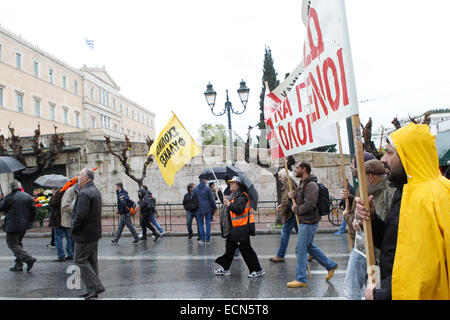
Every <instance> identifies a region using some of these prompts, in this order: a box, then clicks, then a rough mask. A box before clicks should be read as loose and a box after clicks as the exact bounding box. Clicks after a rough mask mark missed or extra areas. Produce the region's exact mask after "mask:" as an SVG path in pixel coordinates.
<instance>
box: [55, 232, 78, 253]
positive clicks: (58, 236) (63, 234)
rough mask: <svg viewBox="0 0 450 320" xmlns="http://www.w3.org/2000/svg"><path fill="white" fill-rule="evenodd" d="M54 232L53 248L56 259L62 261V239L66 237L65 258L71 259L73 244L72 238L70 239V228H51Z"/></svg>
mask: <svg viewBox="0 0 450 320" xmlns="http://www.w3.org/2000/svg"><path fill="white" fill-rule="evenodd" d="M53 230H55V246H56V252H57V254H58V259H64V258H65V256H64V246H63V238H64V237H66V251H67V257H72V258H73V243H72V238H71V237H70V228H66V227H58V228H53Z"/></svg>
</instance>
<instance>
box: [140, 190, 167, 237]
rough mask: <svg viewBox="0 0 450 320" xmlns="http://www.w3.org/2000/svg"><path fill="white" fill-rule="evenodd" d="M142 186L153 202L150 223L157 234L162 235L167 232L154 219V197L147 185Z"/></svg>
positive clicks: (155, 214)
mask: <svg viewBox="0 0 450 320" xmlns="http://www.w3.org/2000/svg"><path fill="white" fill-rule="evenodd" d="M142 188H143V189H144V190H145V191H147V194H148V196H149V198H150V199H151V200H152V201H153V202H154V203H155V210H154V212H153V213H152V214H151V215H150V223H151V224H152V225H153V226H154V227H155V228H156V230H158V232H159V235H160V236H161V237H162V236H163V235H165V234H166V233H167V232H166V231H164V229H163V228H162V227H161V225H160V224H159V223H158V221H157V220H156V216H157V211H156V198H155V197H153V193H152V192H151V191H150V190H148V187H147V186H142Z"/></svg>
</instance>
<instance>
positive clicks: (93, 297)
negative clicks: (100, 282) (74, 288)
mask: <svg viewBox="0 0 450 320" xmlns="http://www.w3.org/2000/svg"><path fill="white" fill-rule="evenodd" d="M103 292H105V289H102V290H100V291H97V292H95V293H90V294H87V295H86V296H84V299H85V300H94V299H97V298H98V295H99V294H100V293H103Z"/></svg>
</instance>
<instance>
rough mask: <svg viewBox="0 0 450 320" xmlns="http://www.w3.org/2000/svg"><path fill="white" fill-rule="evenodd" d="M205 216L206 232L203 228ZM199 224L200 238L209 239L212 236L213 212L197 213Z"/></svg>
mask: <svg viewBox="0 0 450 320" xmlns="http://www.w3.org/2000/svg"><path fill="white" fill-rule="evenodd" d="M203 217H205V223H206V232H205V229H204V228H203ZM197 224H198V232H199V237H200V240H209V238H210V236H211V213H206V214H205V213H197Z"/></svg>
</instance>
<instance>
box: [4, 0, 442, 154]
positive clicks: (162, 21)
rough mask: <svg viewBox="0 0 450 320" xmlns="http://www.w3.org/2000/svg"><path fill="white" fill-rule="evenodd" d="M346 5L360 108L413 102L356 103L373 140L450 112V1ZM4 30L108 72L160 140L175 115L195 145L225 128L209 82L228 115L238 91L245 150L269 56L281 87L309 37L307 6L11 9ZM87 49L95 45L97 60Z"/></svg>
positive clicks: (81, 0)
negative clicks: (380, 130) (245, 92)
mask: <svg viewBox="0 0 450 320" xmlns="http://www.w3.org/2000/svg"><path fill="white" fill-rule="evenodd" d="M330 1H331V0H330ZM345 4H346V9H347V18H348V26H349V32H350V41H351V46H352V53H353V64H354V69H355V78H356V86H357V93H358V100H360V101H363V100H367V99H373V98H378V97H386V96H391V95H395V94H399V93H405V92H408V93H407V94H400V95H396V96H393V97H389V98H383V99H378V100H373V101H370V102H366V103H360V105H359V110H360V117H361V121H362V122H363V123H366V122H367V120H368V118H369V117H372V118H373V121H374V127H375V128H377V127H379V126H380V125H384V127H386V126H388V125H390V122H391V121H392V119H393V118H394V116H398V117H400V118H403V117H407V116H408V114H410V115H419V114H421V113H423V112H424V111H426V110H429V109H434V108H442V107H448V106H449V105H450V78H449V74H450V63H449V62H448V59H449V57H450V41H449V38H448V33H449V31H450V19H448V14H449V12H450V1H447V0H428V1H423V0H347V1H345ZM0 24H1V25H3V26H4V27H6V28H8V29H10V30H12V31H13V32H15V33H17V34H20V35H21V36H22V37H23V38H25V39H27V40H28V41H30V42H32V43H33V44H36V45H38V46H39V47H40V48H41V49H43V50H45V51H47V52H49V53H51V54H52V55H54V56H55V57H57V58H59V59H61V60H63V61H65V62H66V63H68V64H69V65H71V66H73V67H76V68H80V67H81V66H82V65H83V64H87V65H88V66H93V65H98V66H103V65H104V66H106V70H107V71H108V73H109V74H110V75H111V76H112V78H113V79H114V80H115V82H116V83H117V84H118V85H119V86H120V87H121V92H122V94H123V95H125V96H127V97H129V98H130V99H132V100H133V101H135V102H137V103H139V104H140V105H141V106H143V107H145V108H147V109H149V110H151V111H153V112H154V113H155V114H156V131H157V134H158V133H159V131H160V130H161V129H162V127H163V126H164V125H165V123H166V121H167V120H168V119H169V118H170V116H171V113H170V111H174V112H175V113H176V114H177V116H178V117H179V118H180V120H181V121H182V122H183V123H184V125H185V126H186V127H187V129H188V131H190V133H191V134H192V135H193V136H194V138H198V129H199V127H200V124H202V123H207V122H208V123H223V124H224V125H225V126H227V118H226V116H225V115H224V116H222V117H215V116H213V115H212V114H211V112H210V110H209V107H208V105H207V104H206V100H205V97H204V95H203V93H204V91H205V90H206V85H207V84H208V82H211V83H212V84H213V86H214V89H215V90H216V91H217V93H218V95H217V100H216V108H217V109H216V110H217V112H220V111H221V110H222V109H223V108H224V103H225V90H226V89H228V90H229V93H230V100H231V102H232V104H233V106H234V107H235V108H236V109H240V108H242V105H241V103H240V100H239V97H238V95H237V92H236V90H237V89H238V88H239V82H240V81H241V79H244V80H245V81H246V83H247V86H248V87H249V88H250V98H249V102H248V105H247V110H246V111H245V113H244V114H243V115H239V116H235V115H233V116H232V124H233V129H234V130H235V131H237V132H238V133H239V134H240V135H241V136H242V137H243V138H245V135H246V132H247V127H248V125H252V126H254V125H255V124H256V123H257V122H258V121H259V94H260V92H261V88H262V83H261V79H262V67H263V58H264V48H265V46H266V45H267V46H269V47H270V48H271V50H272V56H273V58H274V61H275V70H276V71H277V72H278V79H279V80H280V81H282V80H283V79H284V75H285V73H287V72H290V71H292V70H293V69H294V68H295V67H296V66H297V65H298V64H299V63H300V62H301V59H302V51H303V40H304V37H305V27H304V25H303V23H302V20H301V0H282V1H267V0H258V1H243V0H239V1H238V0H227V1H215V0H209V1H206V0H191V1H181V0H172V1H141V0H139V1H138V0H128V1H112V0H109V1H103V0H90V1H86V0H78V1H56V0H53V1H51V0H39V1H31V0H14V1H3V2H2V9H1V10H0ZM85 38H88V39H92V40H94V42H95V50H94V51H91V50H89V48H88V47H87V45H86V44H85V42H84V39H85ZM430 87H431V88H430ZM423 88H427V89H423ZM416 89H423V90H418V91H415V90H416ZM411 91H413V92H411ZM342 126H344V129H345V122H341V127H342ZM254 133H256V131H255V132H254ZM342 134H343V135H342V139H343V142H344V151H346V150H348V147H347V145H346V140H347V136H346V131H343V133H342Z"/></svg>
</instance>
